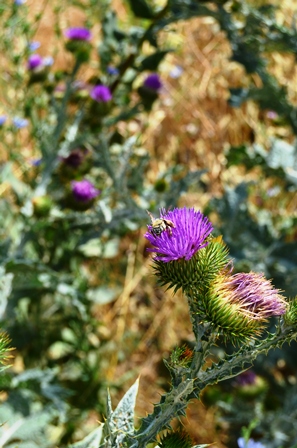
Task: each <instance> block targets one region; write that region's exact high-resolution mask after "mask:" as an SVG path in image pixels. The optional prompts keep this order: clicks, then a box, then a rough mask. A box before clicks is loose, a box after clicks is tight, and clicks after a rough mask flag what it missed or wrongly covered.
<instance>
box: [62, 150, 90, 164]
mask: <svg viewBox="0 0 297 448" xmlns="http://www.w3.org/2000/svg"><path fill="white" fill-rule="evenodd" d="M87 155H88V150H87V149H85V148H76V149H73V150H72V151H71V153H70V154H69V155H68V156H67V157H62V158H61V160H62V162H63V163H64V164H65V165H67V166H70V167H71V168H78V167H79V166H80V165H81V164H82V163H83V161H84V159H85V158H86V156H87Z"/></svg>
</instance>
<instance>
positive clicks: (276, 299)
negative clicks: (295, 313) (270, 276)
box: [223, 272, 286, 320]
mask: <svg viewBox="0 0 297 448" xmlns="http://www.w3.org/2000/svg"><path fill="white" fill-rule="evenodd" d="M223 288H224V290H225V291H228V294H227V295H229V296H230V300H232V301H234V303H237V304H238V305H239V306H240V308H241V309H242V311H244V312H246V313H247V314H248V315H250V316H251V317H252V319H261V320H262V319H267V318H269V317H271V316H280V315H282V314H285V312H286V301H285V299H284V298H283V297H282V296H281V295H280V294H279V290H278V289H274V288H273V286H272V284H271V282H270V280H267V279H266V278H265V277H264V275H263V274H258V273H255V272H249V273H239V274H235V275H232V276H231V277H229V279H226V281H225V283H224V286H223ZM230 293H231V294H230Z"/></svg>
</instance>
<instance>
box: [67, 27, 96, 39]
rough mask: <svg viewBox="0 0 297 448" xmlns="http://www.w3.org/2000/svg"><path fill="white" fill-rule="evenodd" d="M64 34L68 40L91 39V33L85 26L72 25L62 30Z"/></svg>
mask: <svg viewBox="0 0 297 448" xmlns="http://www.w3.org/2000/svg"><path fill="white" fill-rule="evenodd" d="M64 36H65V37H67V39H70V40H85V41H88V40H90V39H91V37H92V33H91V31H90V30H88V29H87V28H82V27H73V28H67V30H65V31H64Z"/></svg>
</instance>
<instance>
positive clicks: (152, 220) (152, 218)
mask: <svg viewBox="0 0 297 448" xmlns="http://www.w3.org/2000/svg"><path fill="white" fill-rule="evenodd" d="M146 212H147V214H148V215H149V217H150V218H151V222H152V223H153V222H154V220H155V218H154V217H153V215H152V214H151V212H149V211H148V210H147V211H146Z"/></svg>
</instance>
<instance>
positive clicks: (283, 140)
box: [0, 0, 297, 448]
mask: <svg viewBox="0 0 297 448" xmlns="http://www.w3.org/2000/svg"><path fill="white" fill-rule="evenodd" d="M275 3H276V4H275V5H273V4H268V2H262V3H261V5H259V2H254V4H253V2H236V1H229V2H220V1H217V2H197V1H194V0H193V1H186V0H172V1H170V2H168V4H167V3H166V2H162V3H161V2H157V1H156V2H153V1H148V0H147V1H144V0H142V1H139V0H129V1H127V2H124V1H123V2H122V1H114V2H110V1H101V2H100V4H99V3H98V2H93V1H92V0H88V2H80V1H77V2H72V1H67V2H63V4H61V3H60V2H50V4H49V3H47V2H44V3H43V4H40V3H37V2H35V1H31V2H29V1H28V2H27V3H25V4H18V3H17V2H14V3H13V2H11V1H8V0H6V1H5V2H2V5H1V6H0V14H1V25H2V26H1V39H0V45H1V54H2V55H3V56H2V59H3V62H2V67H3V68H2V73H1V80H0V89H1V103H2V106H1V107H2V110H1V114H2V115H5V116H6V121H5V123H3V124H2V126H1V128H0V132H1V146H0V154H1V161H2V163H1V171H0V178H1V185H0V189H1V201H0V208H1V213H0V220H1V230H0V234H1V245H0V262H1V270H0V275H1V282H0V287H1V308H0V309H1V328H2V329H3V330H5V331H7V333H8V334H9V337H10V338H11V339H12V342H11V345H12V346H13V347H15V351H14V356H15V357H14V362H13V366H12V367H11V368H10V369H8V370H5V371H4V372H3V373H2V375H1V378H0V381H1V390H2V391H3V392H2V394H1V399H2V404H1V410H0V413H1V421H3V422H7V423H5V424H4V425H3V426H2V427H1V435H0V440H1V444H2V445H3V446H5V447H6V446H7V447H11V448H12V447H14V446H20V447H25V446H30V447H33V446H44V447H46V446H49V447H52V446H55V445H58V446H66V445H67V444H68V443H72V442H75V441H77V440H80V439H82V438H83V436H84V435H86V434H87V433H88V432H89V429H92V428H94V427H95V426H96V422H97V420H98V419H99V420H102V419H103V415H105V414H106V412H107V410H106V407H105V402H106V398H105V397H106V388H107V386H108V387H109V388H110V390H111V394H112V396H113V397H115V400H117V401H118V400H119V398H120V397H121V396H122V395H123V391H124V390H126V389H127V387H128V385H129V384H131V383H133V382H134V381H135V378H136V376H137V374H138V373H140V372H141V375H142V379H141V382H142V384H143V386H140V395H139V400H138V403H137V408H136V409H137V411H138V413H139V415H145V414H146V412H148V410H149V409H150V407H151V405H150V403H151V402H153V401H156V400H157V399H158V393H159V390H160V389H165V390H166V388H167V387H168V376H167V375H168V374H167V372H166V370H165V368H164V367H163V363H162V361H161V359H162V358H163V357H166V356H168V353H169V351H170V350H171V349H172V348H173V347H174V346H176V345H180V344H182V343H185V342H186V343H188V344H191V340H192V335H191V333H190V325H189V321H188V317H187V310H186V304H185V302H183V301H182V298H181V297H180V296H179V295H178V294H177V295H176V296H175V297H172V296H171V294H170V293H164V292H163V291H161V290H159V289H158V288H157V287H156V285H155V280H154V279H153V277H152V276H151V270H150V259H149V257H148V255H147V253H146V251H145V249H146V247H145V242H144V240H143V238H142V234H143V233H144V231H145V228H146V227H145V226H146V224H147V223H148V217H147V214H146V212H145V210H146V209H150V210H151V211H152V212H153V213H155V215H157V213H158V208H159V207H166V208H168V207H174V206H176V205H191V206H195V207H196V208H200V209H202V210H204V212H205V213H207V214H208V215H209V217H210V218H211V220H212V221H213V222H214V223H215V226H216V232H217V233H218V234H220V233H222V234H223V235H224V239H225V241H226V242H227V244H228V246H229V247H230V249H231V252H230V255H231V257H232V258H234V259H235V264H236V266H237V268H238V269H241V270H244V271H248V270H254V271H261V272H264V273H265V275H266V276H267V277H268V278H273V279H274V284H275V285H276V286H277V287H278V288H281V289H282V290H284V293H285V295H287V296H291V297H293V296H294V295H296V285H295V282H294V280H295V278H296V274H297V272H296V271H297V262H296V260H297V245H296V235H297V233H296V201H297V199H296V198H297V196H296V184H297V150H296V142H295V135H296V129H297V125H296V88H295V86H296V82H295V76H296V75H295V73H296V64H295V59H296V27H295V23H294V21H291V17H293V11H294V9H295V8H296V6H297V5H296V4H295V2H294V1H291V2H289V1H287V2H282V4H281V8H278V9H277V8H275V7H276V6H278V5H277V2H275ZM288 17H289V18H290V20H288V19H287V18H288ZM69 26H86V27H88V28H90V29H92V33H93V38H92V41H91V45H90V48H87V50H86V51H85V48H84V51H82V49H80V51H78V50H76V52H75V51H74V52H70V51H69V48H68V50H67V41H66V39H65V37H64V34H63V30H65V29H66V28H67V27H69ZM36 40H38V41H40V43H41V47H40V49H38V50H37V52H39V53H40V54H41V55H42V56H43V57H46V56H52V57H53V58H54V64H53V65H52V66H49V67H48V69H47V70H46V71H45V73H44V76H43V77H41V79H40V77H39V78H38V79H36V74H33V73H32V72H30V70H29V69H28V67H27V61H28V58H29V57H30V54H32V50H30V46H29V44H30V43H31V42H32V41H36ZM89 50H90V53H89V54H88V51H89ZM111 69H113V70H111ZM115 69H116V70H115ZM155 72H158V73H159V75H160V79H161V81H162V83H163V87H162V89H161V90H160V91H158V92H153V94H152V92H147V91H144V90H143V85H144V84H143V83H144V80H145V79H146V77H147V76H148V75H150V74H152V73H155ZM34 76H35V78H34ZM96 84H104V85H108V86H109V87H110V89H111V91H112V94H113V100H112V102H111V103H110V104H108V105H106V104H102V103H101V104H99V103H96V102H95V101H93V100H92V99H91V97H90V95H89V92H90V89H91V88H92V86H94V85H96ZM15 117H20V118H22V119H26V120H28V125H27V126H24V127H23V128H19V127H18V126H16V124H15ZM77 150H79V151H82V154H84V155H86V156H85V157H83V162H84V163H81V164H80V165H79V167H73V166H69V165H67V163H66V162H65V160H67V157H69V155H70V154H73V151H77ZM84 177H86V178H87V179H88V180H89V181H91V182H92V183H93V184H94V185H95V186H96V188H98V189H99V190H100V191H101V194H100V196H99V197H98V198H97V199H96V200H95V201H94V203H92V204H89V205H90V206H89V207H87V209H86V210H80V209H79V208H81V207H80V206H79V204H77V203H76V202H75V201H74V200H73V197H72V196H71V181H73V180H81V179H82V178H84ZM80 205H81V204H80ZM294 349H295V346H294V345H293V344H292V345H291V346H290V347H284V349H283V350H282V351H281V352H280V351H275V352H273V353H272V354H270V355H269V357H267V358H264V357H263V358H261V359H260V360H259V361H257V363H256V364H255V371H256V373H257V374H258V375H259V377H261V380H262V381H263V383H264V385H265V387H262V388H260V390H258V391H256V393H254V394H252V396H249V397H248V398H247V396H246V395H244V397H243V399H241V398H240V393H239V392H238V390H239V386H238V385H234V383H232V382H231V381H230V382H229V383H227V382H226V384H224V385H223V386H220V388H219V387H218V386H217V387H213V388H212V389H211V390H208V391H207V392H206V393H205V405H207V406H206V407H205V408H203V407H202V406H200V405H199V404H198V403H195V407H194V406H193V407H190V409H189V414H188V422H184V423H183V424H185V425H188V426H189V431H190V433H191V434H192V435H193V437H194V440H195V441H196V443H211V442H215V443H216V446H218V447H223V446H228V447H231V448H232V447H233V446H237V442H236V440H237V438H238V437H239V436H240V435H241V431H242V427H244V426H248V425H249V422H250V421H251V420H253V421H254V420H255V421H256V424H255V425H254V427H253V428H252V427H251V428H250V431H251V433H252V435H253V436H254V437H257V436H261V435H262V434H265V435H266V436H267V437H269V438H270V440H271V446H272V447H273V446H275V447H280V446H281V444H282V445H283V446H284V447H286V446H288V447H289V446H290V447H291V446H294V444H295V445H296V444H297V441H296V439H295V437H296V436H295V434H294V427H295V426H294V425H295V424H296V412H295V408H296V406H295V405H294V402H293V401H294V398H293V397H294V393H292V392H293V391H294V388H295V383H296V362H295V357H294V356H293V353H294ZM230 350H232V349H231V348H230ZM151 385H152V386H151ZM272 391H274V393H272ZM222 396H223V399H222V398H221V397H222ZM284 396H285V397H286V398H285V399H284V398H283V397H284ZM197 414H198V415H197ZM284 414H286V415H288V416H289V419H287V420H286V424H284V421H283V415H284ZM191 416H192V417H193V420H195V419H196V421H197V418H198V419H199V421H201V422H204V423H203V424H202V423H201V428H199V429H198V430H197V429H196V430H194V427H193V426H192V427H191V424H190V423H191ZM271 420H274V421H276V422H277V425H274V426H273V428H272V426H271V425H269V424H268V422H269V421H271ZM177 424H178V423H177ZM195 426H197V425H195Z"/></svg>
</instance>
